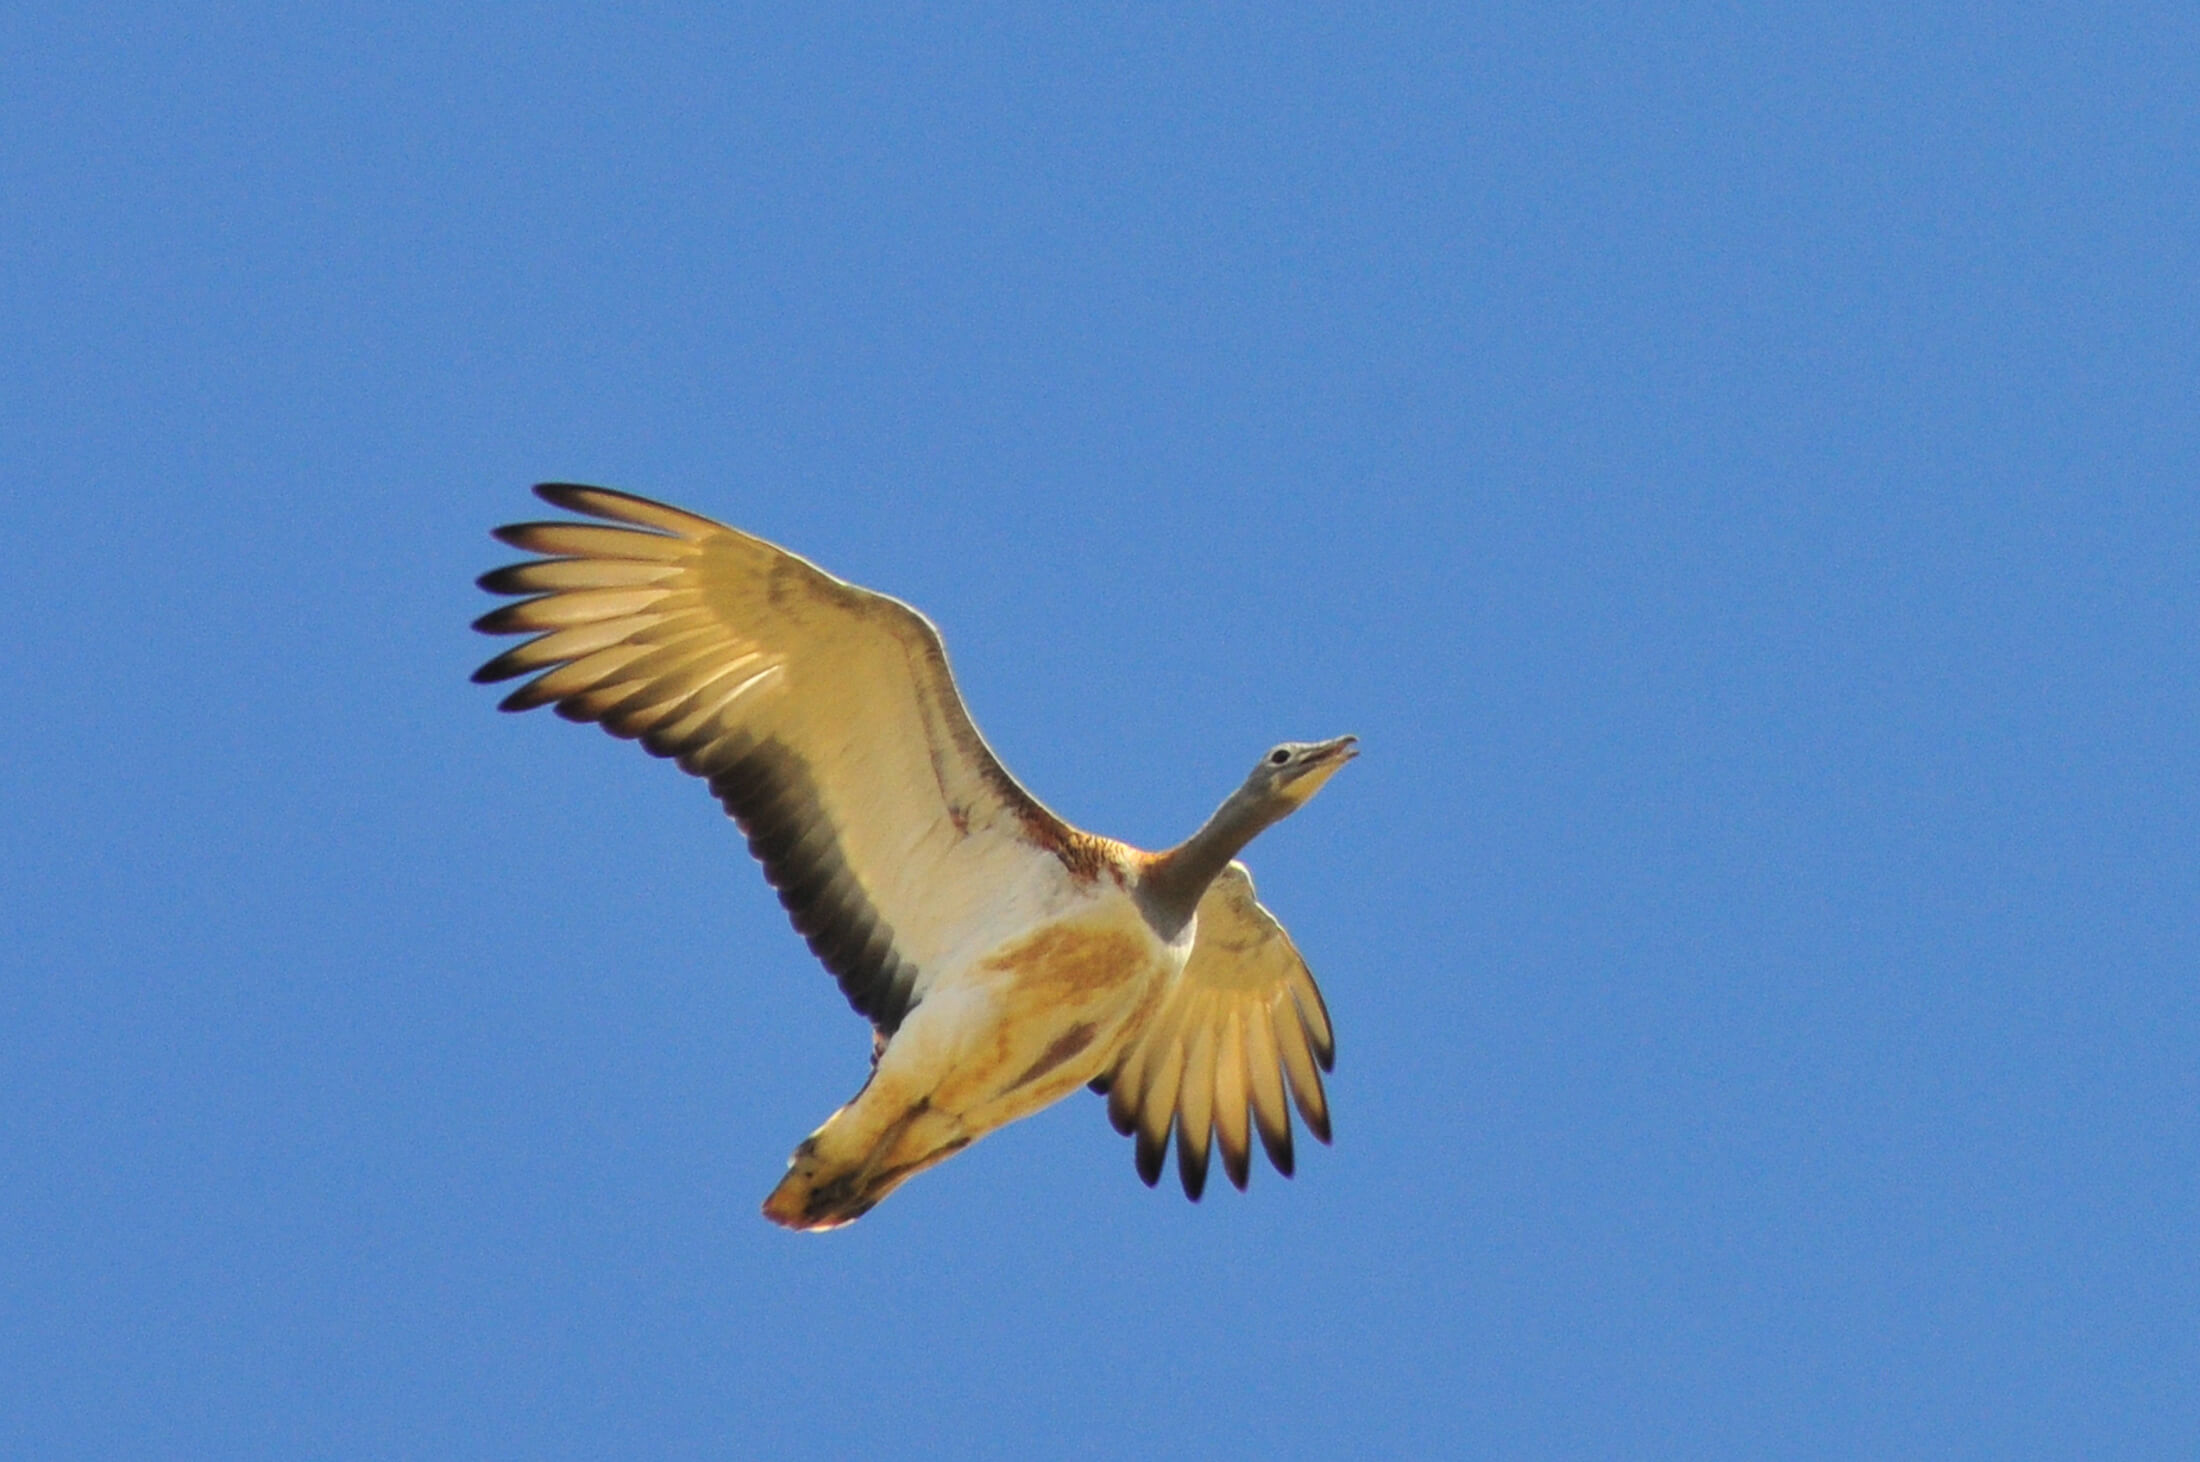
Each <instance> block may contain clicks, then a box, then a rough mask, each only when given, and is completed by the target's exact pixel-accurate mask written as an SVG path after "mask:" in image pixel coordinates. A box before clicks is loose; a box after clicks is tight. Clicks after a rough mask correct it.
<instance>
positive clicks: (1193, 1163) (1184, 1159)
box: [1176, 1140, 1207, 1203]
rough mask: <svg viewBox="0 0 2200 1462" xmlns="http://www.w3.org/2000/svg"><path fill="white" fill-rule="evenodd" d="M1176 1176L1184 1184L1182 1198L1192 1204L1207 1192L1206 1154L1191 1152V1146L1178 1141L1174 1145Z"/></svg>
mask: <svg viewBox="0 0 2200 1462" xmlns="http://www.w3.org/2000/svg"><path fill="white" fill-rule="evenodd" d="M1176 1176H1177V1178H1178V1179H1179V1181H1181V1182H1182V1183H1183V1184H1184V1196H1185V1197H1187V1198H1189V1199H1191V1200H1192V1201H1193V1202H1194V1203H1197V1202H1198V1201H1199V1195H1200V1194H1202V1193H1204V1192H1206V1191H1207V1154H1206V1153H1205V1152H1194V1151H1192V1145H1191V1144H1190V1143H1188V1142H1184V1141H1182V1140H1179V1141H1178V1142H1177V1144H1176Z"/></svg>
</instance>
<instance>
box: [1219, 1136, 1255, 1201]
mask: <svg viewBox="0 0 2200 1462" xmlns="http://www.w3.org/2000/svg"><path fill="white" fill-rule="evenodd" d="M1252 1158H1253V1154H1252V1151H1251V1150H1250V1149H1249V1148H1243V1147H1241V1148H1236V1149H1234V1150H1233V1149H1232V1148H1231V1147H1230V1146H1229V1144H1227V1143H1225V1144H1224V1145H1223V1148H1222V1171H1223V1175H1224V1176H1226V1177H1227V1178H1229V1180H1230V1186H1231V1187H1233V1188H1235V1189H1237V1190H1238V1191H1239V1192H1240V1193H1242V1192H1244V1191H1245V1185H1246V1184H1247V1183H1249V1182H1251V1181H1252V1177H1253V1162H1252Z"/></svg>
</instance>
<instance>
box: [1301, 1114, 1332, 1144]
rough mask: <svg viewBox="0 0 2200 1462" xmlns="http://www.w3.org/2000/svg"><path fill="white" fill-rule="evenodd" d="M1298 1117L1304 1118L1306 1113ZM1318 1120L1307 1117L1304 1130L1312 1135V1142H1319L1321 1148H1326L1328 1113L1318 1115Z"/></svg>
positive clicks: (1327, 1140)
mask: <svg viewBox="0 0 2200 1462" xmlns="http://www.w3.org/2000/svg"><path fill="white" fill-rule="evenodd" d="M1299 1115H1300V1116H1302V1117H1306V1113H1304V1112H1301V1113H1299ZM1320 1118H1321V1120H1319V1121H1316V1120H1315V1119H1314V1118H1312V1117H1307V1118H1306V1130H1307V1131H1309V1132H1311V1133H1313V1134H1314V1140H1315V1141H1316V1142H1319V1143H1320V1144H1321V1145H1322V1146H1324V1147H1327V1146H1328V1145H1329V1113H1328V1112H1326V1111H1324V1112H1322V1113H1320Z"/></svg>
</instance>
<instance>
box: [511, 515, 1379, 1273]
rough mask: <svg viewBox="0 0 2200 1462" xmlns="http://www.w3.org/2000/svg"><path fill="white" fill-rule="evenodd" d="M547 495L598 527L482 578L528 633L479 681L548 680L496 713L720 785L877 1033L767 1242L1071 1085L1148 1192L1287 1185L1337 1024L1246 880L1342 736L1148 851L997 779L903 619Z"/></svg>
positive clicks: (781, 553) (769, 551) (869, 1199)
mask: <svg viewBox="0 0 2200 1462" xmlns="http://www.w3.org/2000/svg"><path fill="white" fill-rule="evenodd" d="M535 492H536V494H537V495H538V496H540V497H541V498H543V499H544V500H545V501H547V502H549V503H551V504H553V505H554V506H556V507H559V508H563V509H565V510H566V511H568V512H571V513H576V514H580V515H582V516H584V517H586V518H593V519H597V520H599V521H598V522H574V521H560V522H538V523H519V524H514V525H512V526H509V527H505V528H499V529H497V530H496V537H497V538H498V539H500V540H502V541H503V542H505V543H508V544H510V545H511V546H512V547H514V548H518V549H522V550H524V551H526V552H528V553H532V554H538V555H541V556H540V557H537V558H533V559H530V560H528V561H526V562H524V563H518V564H513V565H511V566H510V567H508V568H501V569H497V570H495V571H494V572H492V573H488V574H484V575H483V576H482V578H481V580H480V583H481V587H482V588H484V589H487V590H489V591H490V592H491V593H496V594H507V595H515V596H522V597H519V598H518V600H517V602H515V603H511V604H506V605H503V606H501V607H500V608H498V609H495V610H492V611H491V612H490V613H488V614H486V615H484V616H482V618H481V619H479V620H477V621H476V622H475V626H474V627H475V628H476V629H478V630H481V631H482V632H484V633H486V634H493V635H518V634H524V635H532V636H533V638H531V639H529V640H527V641H525V642H524V643H522V644H520V645H517V646H515V647H514V648H512V649H509V650H506V651H505V652H504V653H503V654H501V655H499V656H497V657H496V658H495V659H493V660H491V661H489V663H487V664H486V665H484V666H482V667H481V669H480V670H478V671H476V672H475V674H474V679H475V680H477V681H481V682H493V681H502V680H510V679H514V678H516V677H519V676H523V675H531V676H532V677H533V678H532V679H530V680H528V681H527V682H526V683H525V684H524V685H522V686H520V687H519V688H518V689H517V690H515V691H513V692H512V693H511V694H509V695H507V696H506V697H505V698H504V701H503V703H502V709H504V710H507V711H524V710H530V709H532V708H534V707H537V706H553V707H555V708H556V710H557V713H558V714H559V715H561V716H564V717H565V718H567V719H568V720H573V721H594V722H596V723H597V724H598V725H600V726H602V727H603V728H604V729H605V730H606V731H609V732H610V733H611V734H612V735H614V736H620V737H626V738H630V739H635V740H639V741H640V742H641V743H642V745H643V746H644V747H646V748H647V749H648V750H649V751H650V752H652V753H654V754H655V755H657V756H662V757H670V758H672V759H673V760H675V761H677V762H678V763H679V765H680V767H681V768H682V769H683V770H685V771H687V772H690V773H693V774H694V775H695V776H697V777H700V778H702V779H703V780H704V781H705V782H707V783H708V784H709V786H710V790H711V792H712V793H713V794H714V795H715V796H716V797H717V798H718V800H719V801H720V802H721V803H723V804H724V806H725V809H726V811H727V812H728V813H729V814H731V815H732V817H733V818H734V820H735V821H736V822H737V823H739V824H740V826H741V829H742V831H744V832H745V833H746V834H747V835H748V841H749V850H750V851H751V852H752V853H754V854H755V856H756V858H757V860H758V861H759V862H761V863H762V864H763V867H764V876H765V878H766V879H767V880H769V881H770V883H771V885H772V886H773V887H774V888H775V889H777V890H778V891H779V901H780V902H781V903H782V904H784V905H785V906H786V908H787V912H788V915H789V916H790V917H791V919H792V920H793V923H794V927H795V929H796V931H797V932H799V933H800V934H801V935H802V936H803V937H804V938H805V939H806V940H807V941H808V943H809V946H810V949H811V951H812V952H813V953H814V954H816V956H817V958H818V959H819V961H820V962H821V963H823V964H824V966H825V968H826V969H827V970H829V971H831V972H832V974H833V975H834V976H836V977H837V978H838V980H839V982H840V988H841V990H842V992H843V993H845V994H846V996H847V998H848V1003H849V1004H850V1005H852V1006H854V1007H855V1009H856V1011H857V1012H858V1013H859V1014H861V1015H863V1016H865V1017H866V1018H868V1019H869V1020H870V1022H871V1025H872V1027H873V1038H872V1047H871V1074H870V1078H869V1079H868V1080H867V1081H865V1082H864V1084H863V1088H862V1090H860V1091H859V1092H857V1093H856V1095H855V1097H854V1098H853V1099H851V1100H850V1101H849V1102H848V1104H847V1105H846V1106H843V1107H842V1108H841V1109H840V1110H839V1111H837V1112H835V1113H833V1115H832V1116H831V1117H830V1118H828V1119H827V1120H826V1122H825V1124H824V1125H823V1126H821V1127H819V1128H818V1129H817V1130H816V1131H815V1132H813V1133H811V1134H810V1135H809V1137H807V1138H805V1139H804V1140H803V1142H802V1143H801V1144H800V1145H799V1146H798V1147H796V1148H795V1150H794V1156H793V1157H792V1159H791V1160H790V1161H789V1163H788V1167H787V1174H786V1176H785V1177H784V1178H783V1179H782V1180H781V1181H780V1183H779V1185H778V1186H777V1187H776V1188H774V1189H773V1190H772V1193H771V1196H770V1197H769V1198H767V1199H766V1200H765V1202H764V1213H765V1216H766V1217H768V1218H770V1219H772V1220H773V1221H774V1222H776V1223H780V1224H784V1225H786V1226H787V1227H789V1228H796V1229H829V1228H837V1227H839V1226H840V1225H842V1224H846V1223H850V1222H852V1221H854V1220H855V1219H857V1218H860V1217H862V1216H863V1215H864V1214H865V1213H867V1212H869V1211H870V1209H871V1208H872V1207H873V1206H874V1205H876V1204H877V1203H878V1202H879V1200H880V1199H882V1198H884V1197H885V1196H886V1195H887V1194H889V1193H891V1192H892V1191H893V1190H894V1189H895V1188H897V1187H899V1186H900V1185H901V1184H902V1183H903V1182H905V1181H907V1180H908V1179H909V1178H911V1177H912V1176H914V1175H915V1174H917V1173H920V1172H922V1171H924V1170H925V1169H926V1168H929V1167H931V1166H933V1165H934V1164H936V1163H939V1162H941V1161H943V1160H945V1159H946V1158H949V1157H951V1156H953V1155H954V1154H955V1153H957V1152H960V1151H961V1150H962V1149H963V1148H965V1147H968V1146H969V1145H970V1144H971V1143H972V1142H974V1141H976V1140H977V1139H978V1138H980V1137H983V1136H984V1135H985V1134H986V1133H988V1132H991V1131H992V1130H994V1129H995V1128H997V1127H1000V1126H1003V1125H1005V1124H1007V1123H1009V1122H1013V1121H1015V1120H1016V1119H1017V1118H1019V1117H1024V1116H1029V1115H1030V1114H1031V1113H1033V1112H1036V1111H1038V1110H1039V1109H1040V1108H1041V1107H1044V1106H1047V1105H1049V1104H1051V1103H1053V1102H1056V1101H1058V1100H1060V1099H1061V1098H1062V1097H1064V1096H1067V1095H1068V1094H1069V1093H1071V1092H1073V1091H1075V1090H1076V1089H1077V1088H1078V1087H1080V1086H1088V1085H1089V1086H1091V1087H1092V1088H1093V1089H1094V1090H1096V1091H1101V1092H1104V1093H1106V1095H1107V1100H1108V1115H1109V1117H1110V1119H1111V1120H1112V1121H1113V1122H1114V1124H1115V1127H1116V1130H1117V1131H1118V1132H1121V1133H1123V1134H1124V1135H1126V1136H1135V1138H1136V1149H1135V1152H1136V1162H1137V1168H1138V1174H1139V1176H1140V1177H1141V1178H1142V1179H1144V1180H1145V1182H1146V1184H1147V1185H1148V1186H1149V1187H1150V1186H1152V1185H1153V1184H1154V1183H1155V1182H1156V1181H1157V1180H1158V1179H1159V1177H1160V1174H1161V1166H1162V1161H1163V1158H1164V1155H1165V1154H1166V1152H1167V1149H1168V1146H1169V1142H1170V1138H1171V1136H1172V1134H1173V1135H1174V1138H1175V1142H1176V1157H1177V1171H1178V1176H1179V1178H1180V1179H1181V1181H1182V1182H1183V1185H1184V1191H1185V1193H1186V1194H1187V1195H1188V1196H1190V1197H1191V1198H1192V1199H1193V1200H1195V1201H1196V1200H1197V1199H1198V1198H1199V1195H1200V1193H1201V1192H1202V1190H1203V1189H1204V1188H1205V1186H1206V1181H1207V1165H1208V1153H1209V1151H1210V1146H1213V1147H1219V1148H1220V1149H1221V1153H1222V1165H1223V1169H1224V1171H1225V1172H1227V1173H1228V1174H1229V1177H1230V1180H1231V1182H1233V1183H1235V1184H1236V1185H1237V1186H1238V1187H1239V1188H1241V1189H1242V1188H1243V1187H1244V1186H1245V1183H1246V1177H1247V1172H1248V1167H1249V1156H1250V1152H1251V1132H1252V1131H1258V1133H1259V1134H1260V1140H1261V1145H1262V1146H1263V1147H1264V1148H1265V1149H1266V1150H1267V1153H1268V1157H1269V1160H1270V1161H1271V1162H1273V1163H1274V1164H1275V1166H1276V1169H1277V1171H1278V1172H1281V1173H1282V1174H1284V1175H1285V1176H1286V1177H1288V1176H1290V1174H1291V1171H1292V1165H1293V1158H1292V1147H1291V1117H1290V1112H1289V1110H1288V1109H1287V1107H1286V1105H1285V1093H1286V1092H1287V1091H1288V1093H1289V1095H1290V1099H1291V1102H1292V1103H1293V1104H1295V1105H1296V1106H1297V1108H1298V1110H1299V1115H1300V1116H1301V1117H1302V1118H1303V1119H1304V1121H1305V1123H1306V1126H1307V1129H1308V1130H1309V1131H1311V1132H1312V1133H1313V1134H1314V1135H1315V1136H1316V1137H1317V1138H1319V1139H1320V1140H1321V1141H1323V1142H1325V1143H1326V1142H1328V1141H1329V1107H1328V1100H1327V1097H1326V1096H1325V1095H1324V1093H1323V1090H1322V1081H1321V1073H1322V1072H1324V1071H1327V1070H1329V1069H1330V1068H1331V1064H1332V1062H1333V1060H1334V1059H1335V1044H1334V1040H1333V1037H1332V1035H1331V1032H1330V1025H1329V1014H1328V1012H1327V1010H1325V1009H1324V1008H1323V1005H1322V997H1321V992H1320V991H1319V990H1317V989H1316V988H1315V985H1314V979H1313V976H1312V974H1311V973H1310V972H1309V971H1308V970H1307V968H1306V963H1305V961H1304V960H1302V959H1301V958H1300V957H1299V952H1298V950H1297V948H1296V947H1294V946H1293V944H1292V943H1291V938H1290V936H1289V935H1288V934H1286V933H1284V931H1283V927H1282V926H1281V925H1280V924H1278V923H1277V922H1276V920H1275V917H1274V916H1273V915H1272V914H1270V913H1269V912H1268V910H1267V909H1266V908H1264V907H1262V906H1261V904H1260V903H1259V902H1258V901H1256V900H1255V899H1254V897H1253V881H1252V878H1251V877H1250V876H1249V875H1248V874H1247V873H1246V871H1245V865H1243V864H1242V863H1238V862H1236V861H1234V859H1235V858H1236V855H1237V853H1238V851H1239V850H1240V849H1242V848H1243V847H1244V846H1245V845H1246V844H1247V843H1248V842H1250V841H1251V840H1252V839H1253V837H1254V836H1255V835H1256V834H1258V833H1259V832H1260V831H1261V830H1262V829H1264V828H1266V827H1268V826H1270V825H1271V824H1273V823H1276V822H1278V821H1280V820H1281V819H1283V818H1284V817H1287V816H1289V815H1290V814H1291V813H1292V812H1294V811H1296V810H1297V809H1298V808H1300V807H1303V806H1304V805H1306V802H1307V800H1308V799H1309V798H1311V797H1312V796H1313V795H1314V793H1315V792H1316V791H1318V790H1319V789H1320V788H1321V786H1322V784H1323V783H1324V782H1326V781H1328V780H1329V778H1330V776H1331V775H1332V774H1333V773H1335V772H1336V770H1337V769H1338V768H1339V767H1341V766H1343V765H1344V764H1345V763H1346V762H1347V761H1349V760H1351V759H1352V757H1353V756H1354V755H1355V754H1356V752H1355V745H1356V740H1357V738H1355V737H1351V736H1339V737H1336V738H1334V739H1332V740H1328V741H1313V742H1294V741H1287V742H1285V743H1283V744H1282V745H1280V746H1277V747H1276V748H1274V749H1273V750H1271V751H1269V752H1268V753H1266V754H1265V755H1263V756H1262V757H1261V759H1260V761H1259V762H1258V763H1257V764H1256V765H1255V766H1254V767H1253V770H1252V774H1251V775H1250V776H1248V777H1247V778H1246V779H1245V782H1244V784H1243V785H1242V786H1240V787H1239V788H1238V789H1237V790H1236V791H1234V792H1232V793H1231V794H1230V795H1229V797H1227V798H1226V799H1224V801H1223V803H1222V805H1221V807H1220V808H1218V809H1217V810H1216V812H1215V814H1214V816H1213V817H1211V818H1209V819H1208V821H1207V823H1206V825H1205V826H1203V827H1201V828H1200V829H1199V830H1198V831H1197V832H1195V833H1193V834H1192V835H1191V837H1189V838H1187V839H1185V840H1184V841H1183V842H1182V843H1180V844H1178V845H1177V846H1176V847H1174V848H1171V849H1169V850H1168V851H1166V852H1163V853H1147V852H1142V851H1140V850H1139V849H1137V848H1133V847H1131V846H1129V845H1128V844H1125V843H1119V842H1116V841H1115V840H1113V839H1111V838H1104V837H1098V836H1096V835H1094V834H1092V833H1088V832H1084V831H1082V830H1080V829H1078V828H1074V827H1071V826H1070V825H1069V824H1068V823H1066V822H1064V821H1063V820H1062V819H1061V818H1059V817H1057V816H1055V815H1054V814H1053V813H1052V812H1050V811H1048V810H1047V808H1046V807H1045V806H1043V805H1042V804H1041V803H1040V802H1039V801H1038V799H1037V798H1035V797H1033V796H1032V795H1031V794H1030V793H1029V792H1027V791H1025V790H1024V789H1023V787H1022V786H1021V785H1020V784H1018V783H1017V781H1016V779H1015V778H1014V777H1011V776H1010V775H1009V774H1008V771H1007V769H1006V768H1004V767H1003V766H1002V765H1001V764H1000V762H999V761H998V760H996V759H995V757H994V755H993V752H992V750H991V749H990V748H989V747H987V745H986V744H985V741H984V739H983V738H982V737H980V736H979V734H978V728H977V726H976V725H975V724H973V723H972V721H971V719H970V713H969V711H968V710H966V709H965V708H964V706H963V702H962V697H961V695H960V694H958V693H957V691H956V689H955V681H954V677H953V676H952V675H950V674H949V672H948V668H947V656H946V653H945V651H944V650H943V649H942V648H941V645H940V637H939V632H938V631H937V630H935V629H934V628H933V627H932V624H931V622H930V621H929V620H927V619H925V617H924V616H923V615H921V614H919V613H917V611H915V610H914V609H911V608H910V607H909V606H908V605H906V604H903V603H901V602H900V601H899V600H895V599H890V598H888V597H887V596H885V595H883V594H876V593H873V592H871V591H870V590H868V589H862V588H858V587H857V586H856V585H854V584H850V583H846V582H844V581H842V580H840V579H837V578H834V577H833V576H832V575H831V574H828V573H826V572H825V571H824V570H822V569H820V568H818V567H817V566H816V565H814V564H811V563H810V562H808V561H807V560H805V559H802V558H799V557H797V556H796V555H794V554H792V553H789V552H787V551H786V550H785V549H783V548H778V547H775V546H774V545H772V544H769V543H766V542H764V541H763V540H762V539H760V538H754V537H751V536H750V535H748V534H746V533H742V532H740V531H738V530H737V529H733V528H729V527H727V526H725V525H724V524H722V523H715V522H712V521H711V520H710V519H708V518H703V517H698V516H696V515H695V514H693V513H687V512H683V511H681V510H680V509H678V508H673V507H667V506H666V505H664V504H663V503H657V502H652V501H650V500H649V499H647V498H641V497H635V496H632V495H631V494H628V493H623V492H614V491H612V490H610V489H608V488H601V487H584V486H580V485H577V484H572V483H545V484H543V485H542V486H539V487H537V488H536V489H535ZM607 524H608V525H612V526H605V525H607Z"/></svg>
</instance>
